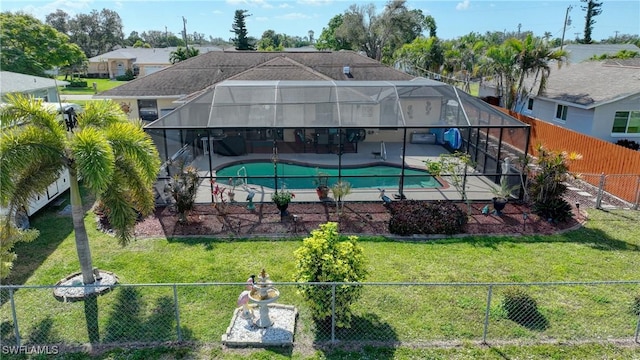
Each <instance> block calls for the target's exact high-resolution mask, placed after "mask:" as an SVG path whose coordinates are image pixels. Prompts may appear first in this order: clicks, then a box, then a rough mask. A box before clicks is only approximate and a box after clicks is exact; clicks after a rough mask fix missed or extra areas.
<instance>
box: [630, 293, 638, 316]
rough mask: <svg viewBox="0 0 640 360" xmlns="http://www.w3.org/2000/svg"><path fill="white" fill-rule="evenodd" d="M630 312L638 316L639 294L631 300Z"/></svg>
mask: <svg viewBox="0 0 640 360" xmlns="http://www.w3.org/2000/svg"><path fill="white" fill-rule="evenodd" d="M631 311H632V312H633V314H634V315H640V294H638V295H636V297H635V298H634V299H633V305H632V306H631Z"/></svg>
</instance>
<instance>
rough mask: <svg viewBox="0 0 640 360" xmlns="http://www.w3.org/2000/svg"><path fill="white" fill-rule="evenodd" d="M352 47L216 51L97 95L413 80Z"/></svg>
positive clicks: (129, 95)
mask: <svg viewBox="0 0 640 360" xmlns="http://www.w3.org/2000/svg"><path fill="white" fill-rule="evenodd" d="M345 67H348V74H345V70H347V69H345ZM413 78H414V77H413V76H411V75H408V74H406V73H404V72H402V71H399V70H396V69H394V68H391V67H389V66H386V65H383V64H381V63H380V62H378V61H376V60H373V59H370V58H368V57H366V56H363V55H360V54H358V53H356V52H353V51H336V52H330V51H313V52H254V51H214V52H208V53H205V54H201V55H199V56H196V57H193V58H190V59H188V60H185V61H181V62H179V63H177V64H175V65H173V66H170V67H168V68H166V69H163V70H161V71H158V72H155V73H153V74H150V75H147V76H144V77H141V78H138V79H135V80H133V81H130V82H128V83H127V84H124V85H121V86H118V87H116V88H113V89H111V90H108V91H105V92H103V93H101V94H100V95H99V97H110V98H118V97H142V96H185V95H189V94H192V93H195V92H198V91H201V90H203V89H206V88H208V87H210V86H212V85H215V84H216V83H219V82H221V81H224V80H389V81H394V80H411V79H413Z"/></svg>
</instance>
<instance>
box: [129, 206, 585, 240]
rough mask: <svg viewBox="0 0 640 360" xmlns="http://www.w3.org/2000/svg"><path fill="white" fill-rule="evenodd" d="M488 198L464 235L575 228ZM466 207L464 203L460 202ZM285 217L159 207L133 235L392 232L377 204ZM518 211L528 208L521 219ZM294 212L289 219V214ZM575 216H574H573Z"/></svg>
mask: <svg viewBox="0 0 640 360" xmlns="http://www.w3.org/2000/svg"><path fill="white" fill-rule="evenodd" d="M485 205H487V203H484V202H482V203H474V204H472V208H473V211H472V215H471V217H470V219H469V222H468V224H467V226H466V231H465V233H466V234H483V235H488V234H505V235H516V234H553V233H557V232H559V231H562V230H565V229H569V228H574V227H576V226H578V225H579V221H578V220H581V221H582V220H584V217H583V216H582V215H576V214H577V213H576V212H575V209H574V218H573V219H572V220H570V221H569V222H566V223H560V224H553V223H549V222H547V221H545V220H543V219H540V218H539V217H538V216H537V215H535V214H531V211H530V209H529V207H528V206H525V205H520V204H515V203H509V204H507V206H506V208H505V209H504V211H503V214H502V215H501V216H497V215H492V214H489V215H483V214H482V213H481V210H482V208H483V207H484V206H485ZM459 206H460V207H461V208H462V209H464V210H465V211H466V205H464V204H459ZM288 210H289V213H290V216H288V217H285V218H284V219H281V218H280V212H279V211H278V209H277V208H276V206H275V205H274V204H272V203H264V204H256V209H255V210H254V211H250V210H247V209H246V207H245V204H229V205H228V206H227V211H226V214H221V213H220V212H219V211H218V210H217V209H216V208H215V207H214V206H213V205H197V206H196V207H195V209H194V210H192V211H191V213H190V214H189V216H188V222H187V223H186V224H181V223H179V222H178V221H177V220H178V219H177V215H176V213H175V212H174V211H173V210H172V209H171V207H158V208H157V209H156V211H155V213H154V214H152V215H150V216H149V217H147V218H145V219H144V220H143V221H141V222H139V223H138V224H137V225H136V230H135V235H136V236H137V237H155V236H158V237H177V236H203V237H214V238H220V237H246V236H253V237H260V236H264V237H286V236H305V235H306V234H309V232H310V231H311V230H313V229H316V228H317V227H318V225H320V224H322V223H325V222H328V221H336V222H339V223H340V232H341V233H343V234H361V235H382V236H392V234H390V233H389V230H388V226H387V224H388V221H389V218H390V214H389V211H388V210H387V209H386V208H385V207H384V206H383V204H382V203H345V206H344V210H343V212H342V215H341V216H338V215H337V213H336V208H335V205H333V204H325V203H320V202H317V203H291V204H289V209H288ZM523 213H527V220H526V224H523ZM294 214H295V215H296V217H297V221H294V217H293V216H292V215H294ZM576 216H577V219H576Z"/></svg>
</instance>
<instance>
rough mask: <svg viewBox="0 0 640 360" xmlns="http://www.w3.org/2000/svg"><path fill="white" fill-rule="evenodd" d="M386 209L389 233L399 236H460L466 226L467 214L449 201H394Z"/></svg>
mask: <svg viewBox="0 0 640 360" xmlns="http://www.w3.org/2000/svg"><path fill="white" fill-rule="evenodd" d="M388 209H389V211H390V212H391V219H390V220H389V232H390V233H392V234H396V235H401V236H408V235H414V234H447V235H452V234H460V233H463V232H464V228H465V225H466V224H467V214H466V213H465V212H464V211H463V210H461V209H460V208H458V206H457V205H456V204H454V203H452V202H449V201H433V202H424V201H416V200H409V201H396V202H393V203H391V204H389V206H388Z"/></svg>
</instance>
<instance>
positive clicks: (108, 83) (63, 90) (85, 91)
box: [58, 76, 127, 95]
mask: <svg viewBox="0 0 640 360" xmlns="http://www.w3.org/2000/svg"><path fill="white" fill-rule="evenodd" d="M58 80H64V76H59V77H58ZM79 80H80V81H86V82H87V87H86V88H71V87H69V88H67V87H64V86H60V87H59V89H60V94H62V95H93V94H95V90H94V89H93V83H96V84H97V89H98V91H97V92H99V93H100V92H103V91H107V90H110V89H113V88H115V87H118V86H120V85H122V84H126V83H127V81H117V80H110V79H79Z"/></svg>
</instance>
